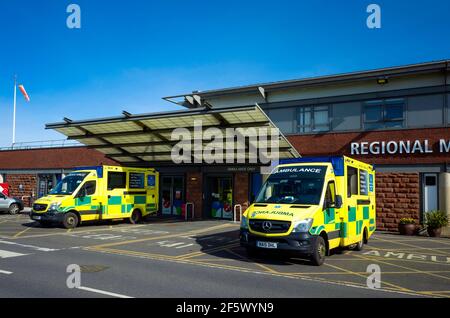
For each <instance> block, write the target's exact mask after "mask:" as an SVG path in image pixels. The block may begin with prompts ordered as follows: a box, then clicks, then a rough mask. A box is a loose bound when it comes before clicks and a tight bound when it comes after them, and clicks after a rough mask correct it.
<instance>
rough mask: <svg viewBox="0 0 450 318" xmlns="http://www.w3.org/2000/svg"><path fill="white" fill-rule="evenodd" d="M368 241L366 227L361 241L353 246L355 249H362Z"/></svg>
mask: <svg viewBox="0 0 450 318" xmlns="http://www.w3.org/2000/svg"><path fill="white" fill-rule="evenodd" d="M366 242H367V229H364V232H363V235H362V237H361V241H359V242H358V243H357V244H355V247H354V248H353V250H354V251H362V250H363V249H364V244H365V243H366Z"/></svg>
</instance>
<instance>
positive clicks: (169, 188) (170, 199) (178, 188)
mask: <svg viewBox="0 0 450 318" xmlns="http://www.w3.org/2000/svg"><path fill="white" fill-rule="evenodd" d="M184 201H185V199H184V178H183V177H181V176H164V177H162V178H161V213H162V215H166V216H181V215H183V210H184V207H185V202H184Z"/></svg>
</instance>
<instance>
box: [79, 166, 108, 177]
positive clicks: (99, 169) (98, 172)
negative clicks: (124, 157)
mask: <svg viewBox="0 0 450 318" xmlns="http://www.w3.org/2000/svg"><path fill="white" fill-rule="evenodd" d="M73 170H74V171H80V170H95V171H97V177H98V178H103V167H102V166H91V167H76V168H74V169H73Z"/></svg>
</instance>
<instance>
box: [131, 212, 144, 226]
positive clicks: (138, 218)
mask: <svg viewBox="0 0 450 318" xmlns="http://www.w3.org/2000/svg"><path fill="white" fill-rule="evenodd" d="M141 222H142V213H141V211H139V210H134V211H133V213H131V216H130V223H131V224H138V223H141Z"/></svg>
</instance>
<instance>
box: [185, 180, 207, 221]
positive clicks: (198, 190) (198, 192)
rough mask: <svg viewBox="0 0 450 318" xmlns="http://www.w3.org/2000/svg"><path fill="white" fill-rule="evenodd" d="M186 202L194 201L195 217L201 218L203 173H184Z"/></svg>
mask: <svg viewBox="0 0 450 318" xmlns="http://www.w3.org/2000/svg"><path fill="white" fill-rule="evenodd" d="M186 202H192V203H194V206H195V218H196V219H198V218H202V211H203V175H202V174H201V173H200V172H188V173H186Z"/></svg>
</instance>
